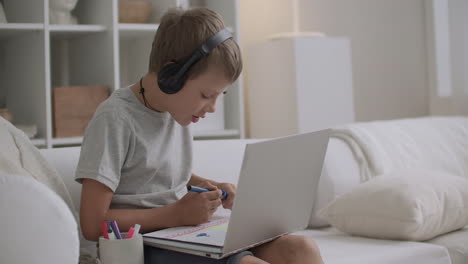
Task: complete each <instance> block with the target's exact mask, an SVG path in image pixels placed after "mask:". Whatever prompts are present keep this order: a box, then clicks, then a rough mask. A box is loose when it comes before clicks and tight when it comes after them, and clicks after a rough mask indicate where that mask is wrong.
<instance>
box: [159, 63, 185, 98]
mask: <svg viewBox="0 0 468 264" xmlns="http://www.w3.org/2000/svg"><path fill="white" fill-rule="evenodd" d="M182 66H183V64H182V63H179V62H173V63H169V64H167V65H165V66H164V67H162V69H161V70H160V71H159V75H158V85H159V88H160V89H161V91H163V92H164V93H167V94H175V93H177V92H178V91H180V90H181V89H182V87H183V84H184V82H185V78H186V77H185V76H178V74H177V73H178V72H179V71H180V69H181V68H182Z"/></svg>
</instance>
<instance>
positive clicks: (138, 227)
mask: <svg viewBox="0 0 468 264" xmlns="http://www.w3.org/2000/svg"><path fill="white" fill-rule="evenodd" d="M140 228H141V225H139V224H135V232H133V234H138V233H140Z"/></svg>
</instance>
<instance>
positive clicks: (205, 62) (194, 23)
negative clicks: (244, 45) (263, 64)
mask: <svg viewBox="0 0 468 264" xmlns="http://www.w3.org/2000/svg"><path fill="white" fill-rule="evenodd" d="M223 28H224V23H223V19H222V18H221V16H220V15H219V14H218V13H216V12H214V11H212V10H210V9H208V8H193V9H189V10H182V9H171V10H169V11H168V12H167V13H166V14H165V15H164V16H163V17H162V19H161V23H160V25H159V28H158V30H157V32H156V35H155V36H154V40H153V45H152V48H151V55H150V62H149V71H150V72H154V73H156V74H159V71H160V70H161V68H162V67H163V66H164V65H165V64H166V63H170V62H171V61H174V60H180V59H182V58H186V57H188V56H190V55H191V54H192V53H193V52H194V51H195V50H196V49H197V48H199V47H200V46H201V45H202V44H203V43H205V41H206V40H207V39H208V38H210V37H211V36H213V35H214V34H216V33H217V32H218V31H220V30H222V29H223ZM209 66H210V67H211V66H216V67H217V68H220V69H222V70H223V72H224V74H225V77H226V78H227V79H228V80H230V81H231V82H234V81H235V80H236V79H237V78H238V77H239V75H240V73H241V71H242V59H241V54H240V49H239V46H238V45H237V43H236V42H235V41H234V40H233V39H232V38H231V39H228V40H226V41H224V42H223V43H221V44H219V45H218V46H217V47H216V48H214V49H213V50H212V51H211V52H210V53H209V54H208V55H207V56H205V57H203V58H202V59H201V60H200V61H198V62H197V63H195V65H193V67H192V68H191V69H190V71H189V72H188V79H193V78H196V77H197V76H199V75H200V74H202V73H204V72H205V71H206V70H207V69H208V67H209Z"/></svg>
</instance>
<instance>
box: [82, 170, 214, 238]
mask: <svg viewBox="0 0 468 264" xmlns="http://www.w3.org/2000/svg"><path fill="white" fill-rule="evenodd" d="M112 195H113V192H112V190H111V189H109V188H108V187H107V186H105V185H104V184H102V183H100V182H98V181H95V180H92V179H83V187H82V191H81V205H80V224H81V229H82V232H83V235H84V237H85V238H86V239H88V240H93V241H96V240H98V238H99V236H100V235H101V233H102V231H101V223H102V222H103V221H105V220H116V221H117V223H118V225H119V229H120V231H121V232H126V231H127V230H128V229H129V228H130V227H131V226H133V225H135V224H140V225H141V232H142V233H145V232H151V231H154V230H157V229H162V228H168V227H175V226H182V225H197V224H200V223H203V222H206V221H208V219H209V218H210V217H211V215H212V214H213V213H214V211H215V210H216V208H217V207H218V206H219V205H221V200H220V199H219V197H220V195H221V194H220V192H206V193H203V194H201V195H197V193H192V192H191V193H188V194H187V195H185V196H184V197H182V199H180V200H179V201H177V202H176V203H173V204H170V205H168V206H164V207H159V208H151V209H109V206H110V203H111V200H112Z"/></svg>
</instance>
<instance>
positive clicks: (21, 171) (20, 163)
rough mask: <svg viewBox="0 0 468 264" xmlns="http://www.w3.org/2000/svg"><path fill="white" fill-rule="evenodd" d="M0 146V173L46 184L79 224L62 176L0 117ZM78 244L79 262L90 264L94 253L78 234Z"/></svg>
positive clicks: (24, 136)
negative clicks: (63, 202)
mask: <svg viewBox="0 0 468 264" xmlns="http://www.w3.org/2000/svg"><path fill="white" fill-rule="evenodd" d="M0 146H1V147H0V173H2V174H8V175H23V176H30V177H32V178H34V179H36V180H37V181H39V182H41V183H43V184H45V185H47V186H48V187H49V188H50V189H52V190H53V191H54V192H55V193H57V194H58V195H59V196H60V197H61V198H62V199H63V200H64V201H65V203H66V204H67V205H68V207H69V208H70V211H71V212H72V214H73V216H74V217H75V220H76V222H77V223H79V218H78V214H77V210H76V209H75V208H74V205H73V202H72V199H71V197H70V194H69V192H68V190H67V188H66V187H65V183H64V182H63V179H62V177H61V176H60V175H59V174H58V172H57V171H56V170H55V169H54V168H53V167H52V166H50V165H49V164H48V163H47V161H46V160H45V159H44V157H42V155H41V153H40V152H39V150H38V149H37V148H36V147H35V146H34V145H33V144H32V143H31V141H30V140H29V138H28V137H27V136H26V135H25V134H24V133H23V132H22V131H21V130H19V129H17V128H16V127H14V126H13V125H12V124H11V123H10V122H8V121H6V120H5V119H3V118H1V117H0ZM80 234H81V232H80ZM80 241H81V243H82V244H81V247H82V249H81V252H80V255H81V256H80V263H82V264H85V263H94V262H91V261H93V260H92V258H91V255H94V252H89V251H90V250H89V248H90V242H87V241H85V240H84V239H83V237H82V235H80ZM86 249H87V250H86Z"/></svg>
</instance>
